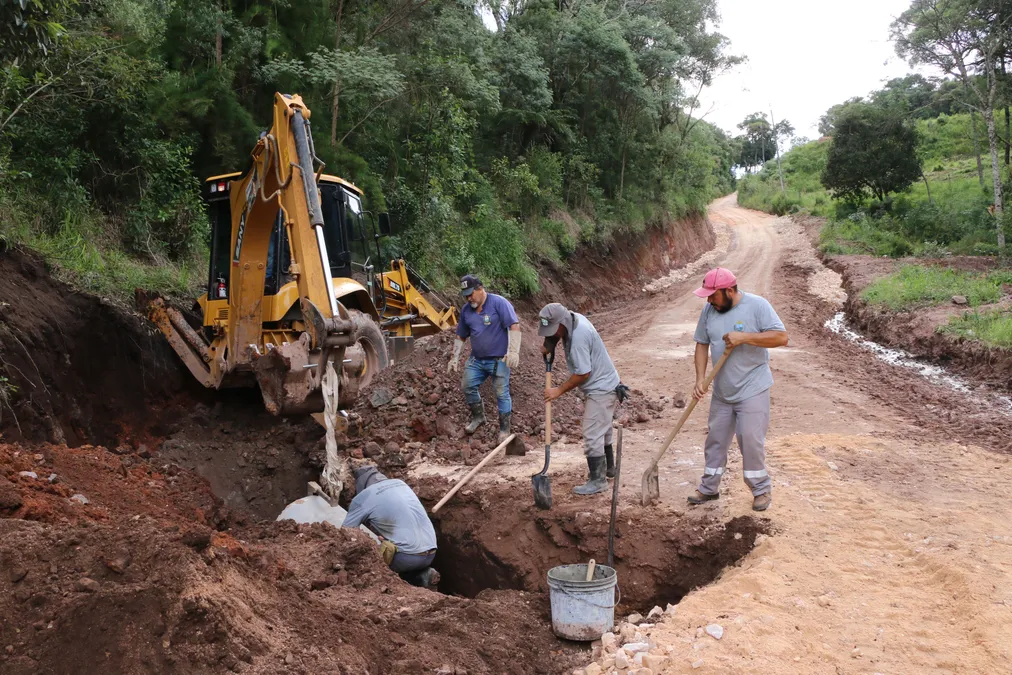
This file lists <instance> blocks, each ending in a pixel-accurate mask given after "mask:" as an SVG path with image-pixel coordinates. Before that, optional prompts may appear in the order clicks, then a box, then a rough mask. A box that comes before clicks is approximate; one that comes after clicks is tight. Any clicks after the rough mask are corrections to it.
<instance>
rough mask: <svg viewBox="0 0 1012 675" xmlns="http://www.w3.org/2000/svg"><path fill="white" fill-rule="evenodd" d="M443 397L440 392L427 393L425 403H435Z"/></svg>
mask: <svg viewBox="0 0 1012 675" xmlns="http://www.w3.org/2000/svg"><path fill="white" fill-rule="evenodd" d="M442 398H443V395H442V394H429V395H428V396H426V397H425V405H436V404H437V403H439V402H440V401H441V400H442Z"/></svg>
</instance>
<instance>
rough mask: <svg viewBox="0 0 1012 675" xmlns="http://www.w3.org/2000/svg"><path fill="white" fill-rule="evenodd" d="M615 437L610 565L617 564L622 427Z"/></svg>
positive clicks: (609, 526)
mask: <svg viewBox="0 0 1012 675" xmlns="http://www.w3.org/2000/svg"><path fill="white" fill-rule="evenodd" d="M616 436H617V438H616V439H615V484H614V485H612V487H611V520H610V521H609V523H608V567H614V566H615V509H616V507H617V506H618V482H619V480H621V479H622V427H621V426H619V428H618V431H617V432H616Z"/></svg>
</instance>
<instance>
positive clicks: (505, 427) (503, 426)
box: [499, 412, 513, 443]
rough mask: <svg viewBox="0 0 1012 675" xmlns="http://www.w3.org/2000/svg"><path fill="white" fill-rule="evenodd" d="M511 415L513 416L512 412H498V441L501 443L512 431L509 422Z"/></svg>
mask: <svg viewBox="0 0 1012 675" xmlns="http://www.w3.org/2000/svg"><path fill="white" fill-rule="evenodd" d="M512 417H513V413H511V412H508V413H499V442H500V443H502V442H503V441H505V440H506V438H507V437H508V436H509V435H510V434H511V433H513V432H512V431H510V427H511V424H510V422H511V419H512Z"/></svg>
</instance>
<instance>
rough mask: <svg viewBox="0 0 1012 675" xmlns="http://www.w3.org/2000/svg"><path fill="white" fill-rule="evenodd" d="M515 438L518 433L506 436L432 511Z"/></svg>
mask: <svg viewBox="0 0 1012 675" xmlns="http://www.w3.org/2000/svg"><path fill="white" fill-rule="evenodd" d="M514 438H516V434H510V435H509V436H507V437H506V440H504V441H503V442H502V443H500V444H499V445H497V446H495V448H493V449H492V451H491V452H489V453H488V454H487V455H485V458H484V459H482V460H481V461H480V462H478V465H477V466H476V467H474V468H473V469H471V470H470V471H468V472H467V475H466V476H464V477H463V478H461V479H460V480H459V481H457V484H456V485H454V486H453V487H452V488H450V491H449V492H447V493H446V494H445V495H443V498H442V499H440V500H439V502H438V503H437V504H436V505H435V506H433V507H432V512H433V513H435V512H436V511H438V510H439V509H441V508H443V504H445V503H446V502H447V501H449V499H450V497H452V496H453V495H455V494H457V490H459V489H460V488H462V487H464V486H465V485H467V484H468V483H469V482H470V480H471V479H472V478H474V474H476V473H478V472H479V471H481V468H482V467H483V466H485V465H486V464H488V463H489V462H490V461H491V460H492V458H493V457H495V456H496V454H497V453H499V452H500V451H501V450H502V449H503V448H505V447H506V446H507V445H509V444H510V443H511V442H512V441H513V439H514Z"/></svg>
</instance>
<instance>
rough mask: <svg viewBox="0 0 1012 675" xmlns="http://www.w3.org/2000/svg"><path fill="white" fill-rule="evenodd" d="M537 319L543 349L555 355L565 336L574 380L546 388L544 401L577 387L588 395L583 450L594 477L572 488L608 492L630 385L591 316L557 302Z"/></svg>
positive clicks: (586, 396)
mask: <svg viewBox="0 0 1012 675" xmlns="http://www.w3.org/2000/svg"><path fill="white" fill-rule="evenodd" d="M538 320H539V325H538V335H540V336H541V337H543V338H545V344H544V346H543V347H542V348H541V351H542V352H543V353H544V354H546V355H547V354H551V353H554V351H555V346H556V344H558V341H559V339H560V338H561V339H562V344H563V345H564V347H565V349H566V366H567V367H568V368H569V372H570V376H569V379H568V380H566V381H565V382H563V383H562V384H561V385H560V386H558V387H551V388H549V389H545V401H554V400H555V399H557V398H559V397H560V396H562V395H563V394H565V393H566V392H567V391H570V390H571V389H575V388H576V387H579V388H580V391H581V392H582V393H583V395H584V401H583V454H584V455H586V457H587V469H588V473H589V474H590V478H588V479H587V482H586V483H585V484H584V485H579V486H577V487H575V488H573V492H575V493H576V494H578V495H592V494H596V493H598V492H603V491H604V490H607V489H608V478H614V477H615V454H614V452H613V450H612V445H611V440H612V420H613V419H614V417H615V409H616V408H617V407H618V404H619V403H621V402H622V401H623V400H624V399H625V396H626V390H627V389H628V388H627V387H626V386H625V385H623V384H621V383H620V382H619V377H618V371H617V370H616V369H615V364H614V363H612V361H611V357H610V356H609V355H608V350H607V349H606V348H605V346H604V340H602V339H601V336H600V334H598V332H597V329H595V328H594V325H593V324H592V323H591V322H590V319H588V318H587V317H585V316H584V315H582V314H577V313H576V312H571V311H569V310H568V309H566V308H565V307H564V306H563V305H561V304H560V303H558V302H553V303H551V304H548V305H545V306H544V308H543V309H542V310H541V313H540V314H539V315H538ZM606 475H607V478H606V477H605V476H606Z"/></svg>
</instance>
